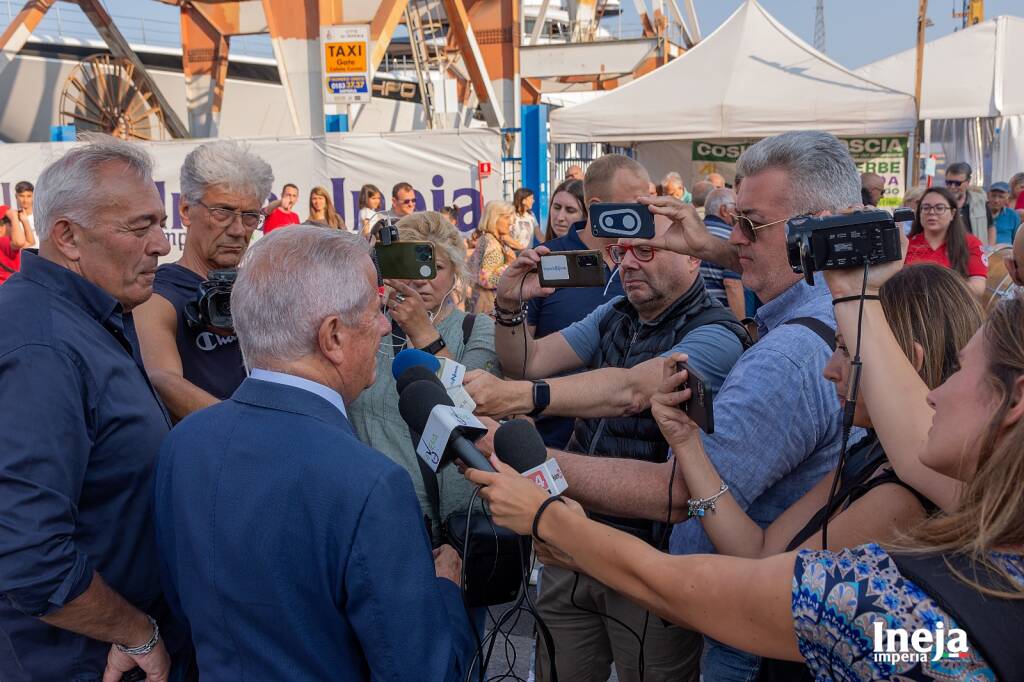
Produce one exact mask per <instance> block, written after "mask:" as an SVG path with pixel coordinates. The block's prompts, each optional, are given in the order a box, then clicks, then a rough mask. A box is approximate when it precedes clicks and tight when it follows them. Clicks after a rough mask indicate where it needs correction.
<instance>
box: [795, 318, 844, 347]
mask: <svg viewBox="0 0 1024 682" xmlns="http://www.w3.org/2000/svg"><path fill="white" fill-rule="evenodd" d="M782 324H796V325H800V326H801V327H807V328H808V329H810V330H811V331H812V332H814V333H815V334H817V335H818V336H819V337H821V340H822V341H824V342H825V345H826V346H828V347H829V348H831V349H832V350H835V349H836V330H835V329H832V327H830V326H828V325H827V324H825V323H824V322H822V321H821V320H819V319H818V318H816V317H794V318H793V319H792V320H786V321H785V322H783V323H782Z"/></svg>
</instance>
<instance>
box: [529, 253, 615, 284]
mask: <svg viewBox="0 0 1024 682" xmlns="http://www.w3.org/2000/svg"><path fill="white" fill-rule="evenodd" d="M537 277H538V279H539V280H540V285H541V286H542V287H552V288H559V287H603V286H604V259H603V258H602V257H601V252H600V251H552V252H551V253H549V254H548V255H546V256H541V257H540V267H539V268H537Z"/></svg>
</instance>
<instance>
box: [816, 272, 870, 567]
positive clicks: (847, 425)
mask: <svg viewBox="0 0 1024 682" xmlns="http://www.w3.org/2000/svg"><path fill="white" fill-rule="evenodd" d="M870 267H871V265H870V263H868V262H865V263H864V280H863V282H862V283H861V287H860V304H859V309H858V312H857V342H856V344H855V346H854V352H853V360H851V361H850V387H849V389H848V390H847V393H846V405H845V407H844V408H843V440H842V446H841V447H840V449H839V462H838V464H837V466H836V473H835V475H834V476H832V486H831V488H830V489H829V493H828V502H827V503H826V505H825V518H824V520H823V521H822V524H821V548H822V550H828V522H829V519H830V518H831V516H832V506H833V505H834V504H835V497H836V491H837V490H838V488H839V479H840V477H841V476H842V473H843V467H844V466H846V449H847V447H848V446H849V443H850V432H851V431H852V430H853V415H854V412H856V410H857V394H858V392H859V391H860V371H861V361H860V338H861V331H862V329H863V327H864V296H866V295H867V293H868V270H869V269H870Z"/></svg>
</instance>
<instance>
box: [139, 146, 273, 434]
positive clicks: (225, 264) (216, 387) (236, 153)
mask: <svg viewBox="0 0 1024 682" xmlns="http://www.w3.org/2000/svg"><path fill="white" fill-rule="evenodd" d="M273 182H274V173H273V171H272V170H271V168H270V165H269V164H268V163H267V162H266V161H264V160H263V159H261V158H260V157H259V156H257V155H256V154H255V153H254V152H253V151H252V150H251V149H250V148H249V147H248V146H246V145H244V144H242V143H238V142H233V141H227V140H224V141H217V142H208V143H206V144H203V145H200V146H198V147H196V148H195V149H194V150H192V152H191V153H189V155H188V156H187V157H185V163H184V164H183V165H182V167H181V205H180V207H179V212H180V215H181V222H182V224H184V226H185V229H186V231H187V232H186V239H185V247H184V249H183V251H182V255H181V258H180V259H179V260H178V261H177V262H175V263H169V264H166V265H161V266H160V267H159V268H158V269H157V271H156V280H155V281H154V282H153V297H152V298H150V299H149V301H147V302H146V303H144V304H143V305H141V306H139V307H138V308H137V309H136V311H135V320H136V325H137V327H138V333H139V343H140V346H141V350H142V359H143V362H144V364H145V366H146V372H147V374H148V375H149V378H150V381H151V382H152V383H153V386H154V388H156V390H157V392H158V393H159V394H160V398H161V399H162V400H163V401H164V404H165V405H166V406H167V410H168V412H170V414H171V416H172V417H173V418H174V420H175V421H180V420H181V419H183V418H185V417H186V416H187V415H189V414H191V413H192V412H195V411H196V410H199V409H202V408H204V407H207V406H209V405H213V404H214V403H216V402H219V401H221V400H224V399H226V398H229V397H230V396H231V394H232V393H234V391H235V389H236V388H238V386H239V384H241V383H242V381H243V380H244V379H245V376H246V373H245V366H244V364H243V362H242V351H241V349H240V348H239V345H238V338H237V337H236V336H234V335H233V334H232V335H226V334H224V333H223V331H222V330H212V329H205V328H201V327H200V326H198V325H196V324H195V323H194V322H189V321H188V319H187V318H186V315H185V309H186V307H187V306H188V305H189V304H190V303H193V302H195V301H196V299H197V297H198V295H199V288H200V285H201V284H202V283H203V282H204V281H206V280H207V279H209V275H210V272H211V271H214V270H232V269H235V268H237V267H238V265H239V263H241V261H242V257H243V256H244V255H245V251H246V249H247V248H248V246H249V242H250V241H251V239H252V235H253V232H254V231H255V230H257V229H259V227H260V226H261V225H262V224H263V222H264V220H265V216H264V213H263V212H262V211H261V210H260V208H261V206H262V204H263V200H264V198H266V196H267V195H268V194H269V193H270V189H271V187H272V185H273Z"/></svg>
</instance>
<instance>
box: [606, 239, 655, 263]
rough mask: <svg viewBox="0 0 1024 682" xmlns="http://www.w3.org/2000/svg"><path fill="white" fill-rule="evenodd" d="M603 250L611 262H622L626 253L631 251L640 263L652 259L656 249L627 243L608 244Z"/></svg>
mask: <svg viewBox="0 0 1024 682" xmlns="http://www.w3.org/2000/svg"><path fill="white" fill-rule="evenodd" d="M604 248H605V251H607V252H608V257H609V258H611V259H612V262H613V263H615V264H616V265H619V264H620V263H622V261H623V259H624V258H625V257H626V254H627V253H629V252H631V251H632V252H633V257H634V258H636V259H637V260H638V261H640V262H641V263H649V262H651V261H652V260H654V254H655V253H657V251H658V249H656V248H654V247H653V246H643V245H639V246H632V245H629V244H609V245H608V246H606V247H604Z"/></svg>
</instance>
